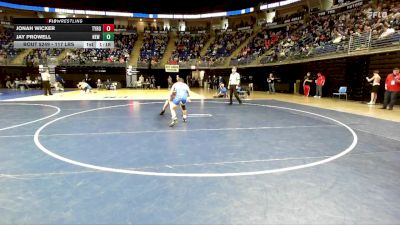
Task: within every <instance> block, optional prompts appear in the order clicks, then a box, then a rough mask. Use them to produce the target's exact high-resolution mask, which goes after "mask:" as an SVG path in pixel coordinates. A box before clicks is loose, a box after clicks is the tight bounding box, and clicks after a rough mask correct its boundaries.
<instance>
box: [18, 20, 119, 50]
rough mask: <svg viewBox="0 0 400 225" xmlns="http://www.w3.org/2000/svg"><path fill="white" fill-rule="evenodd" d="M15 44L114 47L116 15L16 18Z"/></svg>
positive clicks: (21, 45)
mask: <svg viewBox="0 0 400 225" xmlns="http://www.w3.org/2000/svg"><path fill="white" fill-rule="evenodd" d="M14 27H15V30H14V36H15V39H14V48H114V19H113V18H70V19H69V18H67V19H64V18H63V19H45V18H15V19H14Z"/></svg>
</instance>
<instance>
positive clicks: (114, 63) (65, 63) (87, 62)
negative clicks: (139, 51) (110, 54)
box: [59, 61, 126, 67]
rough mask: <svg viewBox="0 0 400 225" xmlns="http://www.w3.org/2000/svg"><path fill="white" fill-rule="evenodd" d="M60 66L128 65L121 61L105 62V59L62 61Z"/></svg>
mask: <svg viewBox="0 0 400 225" xmlns="http://www.w3.org/2000/svg"><path fill="white" fill-rule="evenodd" d="M59 66H73V67H88V66H100V67H126V63H125V62H124V63H120V62H104V61H97V62H93V61H84V62H79V61H69V62H65V61H63V62H60V63H59Z"/></svg>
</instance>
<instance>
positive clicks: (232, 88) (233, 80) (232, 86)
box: [228, 66, 242, 105]
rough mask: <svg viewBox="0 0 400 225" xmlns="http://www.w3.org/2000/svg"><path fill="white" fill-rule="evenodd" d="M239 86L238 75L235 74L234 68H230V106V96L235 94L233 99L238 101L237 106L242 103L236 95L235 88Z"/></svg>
mask: <svg viewBox="0 0 400 225" xmlns="http://www.w3.org/2000/svg"><path fill="white" fill-rule="evenodd" d="M239 85H240V74H239V73H238V72H236V66H234V67H232V73H231V75H230V76H229V83H228V87H229V100H230V101H229V105H232V94H235V98H236V99H237V100H238V102H239V104H242V101H241V100H240V98H239V95H238V94H237V91H236V89H237V87H238V86H239Z"/></svg>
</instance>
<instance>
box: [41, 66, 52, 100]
mask: <svg viewBox="0 0 400 225" xmlns="http://www.w3.org/2000/svg"><path fill="white" fill-rule="evenodd" d="M40 75H41V77H42V85H43V90H44V95H47V94H49V95H53V94H52V93H51V87H50V73H49V68H46V69H45V70H44V72H42V73H41V74H40Z"/></svg>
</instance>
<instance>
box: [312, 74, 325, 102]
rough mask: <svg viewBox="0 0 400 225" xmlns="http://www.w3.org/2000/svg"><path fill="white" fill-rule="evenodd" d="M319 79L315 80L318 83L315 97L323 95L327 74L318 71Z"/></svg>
mask: <svg viewBox="0 0 400 225" xmlns="http://www.w3.org/2000/svg"><path fill="white" fill-rule="evenodd" d="M317 76H318V78H317V80H315V83H316V84H317V90H316V93H315V96H314V98H321V97H322V87H323V86H324V85H325V76H324V75H322V74H321V73H317Z"/></svg>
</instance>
